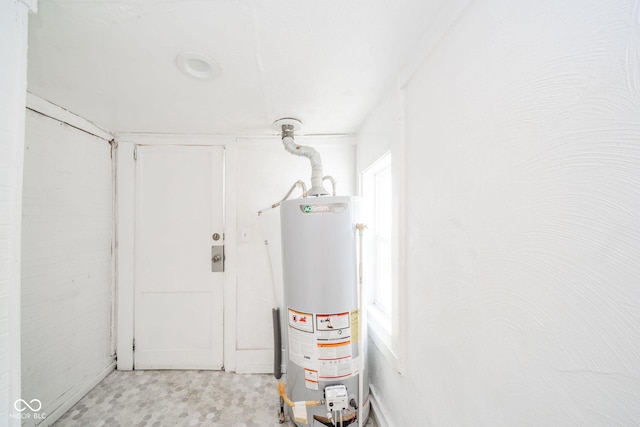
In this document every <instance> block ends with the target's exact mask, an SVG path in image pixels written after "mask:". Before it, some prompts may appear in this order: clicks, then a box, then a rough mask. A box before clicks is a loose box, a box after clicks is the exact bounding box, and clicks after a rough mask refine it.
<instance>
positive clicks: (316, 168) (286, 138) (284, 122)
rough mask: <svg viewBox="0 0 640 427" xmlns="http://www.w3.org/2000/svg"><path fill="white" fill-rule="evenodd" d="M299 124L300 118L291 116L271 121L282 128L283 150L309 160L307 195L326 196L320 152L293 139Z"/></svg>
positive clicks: (275, 126) (276, 126)
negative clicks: (309, 178) (309, 181)
mask: <svg viewBox="0 0 640 427" xmlns="http://www.w3.org/2000/svg"><path fill="white" fill-rule="evenodd" d="M301 126H302V122H301V121H300V120H297V119H291V118H285V119H280V120H276V121H275V122H274V123H273V127H274V128H276V130H280V129H282V144H283V145H284V148H285V150H287V151H288V152H289V153H291V154H293V155H296V156H301V157H306V158H308V159H309V161H310V162H311V189H309V191H308V192H307V194H308V195H309V196H326V195H328V194H329V192H328V191H327V190H326V189H325V188H324V185H323V181H324V179H325V178H327V177H323V176H322V159H321V158H320V153H318V152H317V151H316V150H315V149H314V148H312V147H308V146H305V145H298V144H296V143H295V142H294V140H293V135H294V131H295V130H296V129H300V127H301ZM332 182H333V181H332Z"/></svg>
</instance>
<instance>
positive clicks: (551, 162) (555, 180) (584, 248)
mask: <svg viewBox="0 0 640 427" xmlns="http://www.w3.org/2000/svg"><path fill="white" fill-rule="evenodd" d="M405 89H406V93H405V95H406V101H405V115H406V117H405V118H406V128H405V132H406V140H405V144H406V158H405V161H406V170H405V178H406V183H407V184H406V192H407V204H406V212H407V214H406V231H407V234H406V242H405V244H406V252H407V258H406V276H407V280H406V283H405V286H406V287H407V301H406V304H407V313H408V314H407V330H406V334H407V335H406V337H407V352H406V356H407V358H406V374H405V375H404V376H399V375H397V374H395V373H393V372H392V370H390V369H389V365H388V363H387V361H386V360H385V359H384V358H383V357H382V356H381V354H379V353H377V352H376V351H375V349H374V351H373V352H372V358H371V363H372V382H373V383H374V384H375V385H376V386H377V388H378V390H379V391H380V393H381V395H382V397H383V400H384V402H385V403H386V404H387V405H388V407H389V409H390V413H391V417H392V419H393V420H394V421H395V423H396V425H399V426H400V425H412V426H413V425H437V426H439V425H504V426H507V425H523V424H533V425H576V424H577V425H613V424H622V425H637V424H639V423H640V279H639V278H640V262H639V261H638V260H640V4H638V2H632V1H596V0H590V1H568V2H555V1H551V0H544V1H540V2H509V1H506V0H493V1H475V2H472V3H471V5H470V6H469V8H468V9H467V10H466V11H465V12H464V14H463V15H462V16H461V17H460V19H459V20H458V21H457V22H456V24H455V25H454V26H453V27H452V28H451V29H450V30H449V32H448V33H447V34H446V35H445V36H444V37H443V39H442V40H441V41H440V43H439V44H438V45H437V46H436V48H435V50H434V51H433V52H432V53H431V55H430V56H429V57H428V58H427V59H426V61H425V63H424V64H423V66H422V67H421V68H420V69H419V70H418V71H417V73H416V74H415V75H414V76H413V78H412V79H411V80H410V81H409V83H408V84H407V86H406V88H405Z"/></svg>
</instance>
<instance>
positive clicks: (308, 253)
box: [280, 196, 369, 427]
mask: <svg viewBox="0 0 640 427" xmlns="http://www.w3.org/2000/svg"><path fill="white" fill-rule="evenodd" d="M280 212H281V214H280V215H281V226H282V257H283V279H284V304H285V307H283V313H284V316H283V323H284V325H285V328H284V329H285V330H286V332H287V334H286V335H287V336H286V343H287V344H286V347H287V357H286V368H287V371H286V384H287V393H288V395H289V398H290V399H291V400H292V401H294V402H296V401H314V400H316V401H319V400H324V401H325V405H323V406H315V407H314V406H309V407H307V415H308V420H307V423H304V422H302V421H300V420H299V419H298V420H296V424H297V425H298V426H308V425H309V426H318V427H320V426H323V425H329V426H331V425H334V424H333V422H337V421H338V420H337V419H336V418H337V416H338V415H339V416H341V417H342V423H343V425H344V426H347V425H353V426H355V425H357V413H358V411H357V410H356V407H357V406H362V408H361V409H362V412H361V413H362V417H363V420H362V424H363V425H364V422H365V421H366V419H367V416H368V413H369V396H368V390H369V384H368V379H367V378H366V372H364V373H360V372H359V368H360V358H361V357H364V355H361V354H359V348H360V343H359V340H360V339H362V337H361V336H360V332H359V326H360V325H359V322H360V320H361V316H360V313H359V312H358V283H357V281H358V259H357V236H358V234H357V231H356V223H357V222H358V221H357V220H358V218H357V199H356V198H354V197H348V196H339V197H335V196H334V197H313V198H302V199H295V200H288V201H286V202H283V203H282V205H281V207H280ZM364 344H366V343H364ZM363 348H366V347H365V346H363ZM361 374H362V375H363V384H364V387H363V390H365V392H363V396H359V395H358V389H359V387H358V382H359V378H358V376H359V375H361ZM334 386H344V388H345V389H346V394H347V397H348V399H347V401H348V402H349V405H347V408H346V409H344V408H343V407H342V406H344V396H341V397H340V398H338V397H337V396H338V394H344V393H343V392H341V393H336V390H344V389H343V388H342V387H334ZM327 387H329V389H328V390H327ZM329 391H331V393H329V394H330V395H329V396H327V393H328V392H329ZM332 396H334V397H332ZM331 399H335V402H334V401H332V400H331ZM334 404H335V405H336V406H333V405H334ZM338 405H340V408H339V412H334V413H333V414H332V411H333V410H334V409H338ZM289 415H290V417H291V419H292V420H294V419H295V417H294V415H293V413H290V414H289ZM328 415H331V418H333V420H332V419H331V418H329V417H328ZM338 425H339V424H338Z"/></svg>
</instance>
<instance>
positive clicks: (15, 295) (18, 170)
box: [0, 0, 35, 426]
mask: <svg viewBox="0 0 640 427" xmlns="http://www.w3.org/2000/svg"><path fill="white" fill-rule="evenodd" d="M30 6H32V7H33V8H34V9H35V2H33V4H30ZM28 12H29V8H28V7H27V5H25V4H23V3H22V2H20V1H17V0H10V1H3V2H1V3H0V424H1V425H12V426H18V425H20V419H19V418H17V415H19V414H18V413H17V412H16V411H15V410H14V409H13V404H14V402H15V401H16V400H17V399H19V398H20V396H21V390H20V227H21V215H20V211H21V207H22V167H23V153H24V107H25V93H26V89H27V15H28ZM11 415H14V417H11Z"/></svg>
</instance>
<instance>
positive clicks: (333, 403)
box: [324, 384, 349, 412]
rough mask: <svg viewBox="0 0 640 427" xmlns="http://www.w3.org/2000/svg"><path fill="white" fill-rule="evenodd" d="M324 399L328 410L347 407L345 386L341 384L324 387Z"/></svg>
mask: <svg viewBox="0 0 640 427" xmlns="http://www.w3.org/2000/svg"><path fill="white" fill-rule="evenodd" d="M324 400H325V401H326V402H327V409H328V410H329V411H331V412H333V411H344V410H345V409H347V408H349V395H348V393H347V387H345V386H344V385H342V384H341V385H330V386H327V387H325V389H324Z"/></svg>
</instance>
